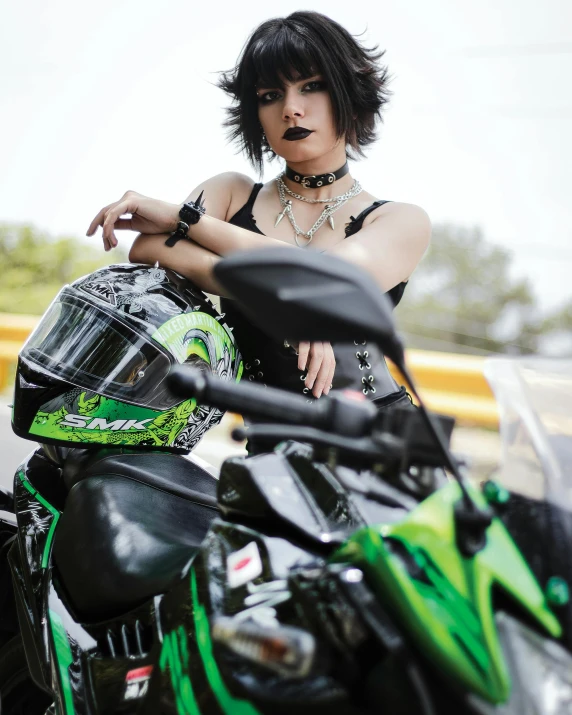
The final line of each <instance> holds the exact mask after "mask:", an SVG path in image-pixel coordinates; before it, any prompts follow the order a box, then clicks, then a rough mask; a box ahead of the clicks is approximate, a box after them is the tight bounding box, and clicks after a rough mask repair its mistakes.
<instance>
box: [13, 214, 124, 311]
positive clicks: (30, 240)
mask: <svg viewBox="0 0 572 715" xmlns="http://www.w3.org/2000/svg"><path fill="white" fill-rule="evenodd" d="M0 260H1V261H2V281H1V282H0V312H2V313H30V314H36V315H39V314H42V313H43V312H44V311H45V309H46V308H47V307H48V305H49V304H50V302H51V300H52V299H53V298H54V296H55V295H56V293H57V292H58V291H59V290H60V288H61V287H62V286H63V285H65V284H66V283H70V282H71V281H73V280H75V279H76V278H79V277H80V276H82V275H86V274H88V273H91V272H93V271H95V270H96V269H97V268H101V267H102V266H105V265H109V263H111V262H114V263H122V262H125V261H127V256H126V253H125V251H123V250H121V249H115V250H114V254H113V259H112V261H110V256H109V254H107V253H105V251H104V250H103V248H102V247H101V246H99V245H98V246H95V245H94V246H90V245H88V244H86V243H85V242H83V241H80V240H79V239H77V238H71V237H59V238H56V239H52V238H51V237H50V236H49V235H47V234H46V233H44V232H41V231H39V230H38V229H36V228H35V227H33V226H29V225H17V224H7V223H4V224H0Z"/></svg>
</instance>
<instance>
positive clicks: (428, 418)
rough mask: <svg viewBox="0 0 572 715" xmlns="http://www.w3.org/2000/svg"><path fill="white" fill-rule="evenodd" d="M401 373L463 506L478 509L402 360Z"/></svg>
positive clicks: (441, 433)
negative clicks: (450, 474) (450, 475)
mask: <svg viewBox="0 0 572 715" xmlns="http://www.w3.org/2000/svg"><path fill="white" fill-rule="evenodd" d="M397 367H398V368H399V370H400V371H401V373H402V374H403V377H404V378H405V379H406V380H407V382H408V383H409V387H410V388H411V391H412V392H413V394H414V396H415V397H416V398H417V401H418V403H419V411H420V412H421V414H422V416H423V419H424V421H425V424H426V425H427V427H428V428H429V431H430V432H431V434H432V435H433V437H434V438H435V441H436V442H437V444H438V445H439V447H440V448H441V452H442V453H443V456H444V457H445V460H446V462H447V466H448V468H449V470H450V471H451V473H452V474H453V476H454V477H455V479H456V480H457V482H458V483H459V487H460V489H461V493H462V495H463V501H464V503H465V506H466V507H467V509H469V510H471V511H475V510H478V507H477V505H476V504H475V502H474V501H473V500H472V499H471V496H470V494H469V492H468V491H467V488H466V486H465V482H464V479H463V477H462V475H461V472H460V470H459V465H458V464H457V460H456V459H455V457H454V455H453V454H452V453H451V450H450V449H449V448H448V447H447V443H446V440H445V437H444V435H443V432H442V430H441V425H440V424H439V423H438V422H437V421H436V420H434V419H433V417H432V416H431V414H430V413H429V412H428V410H427V408H426V407H425V405H424V403H423V400H422V399H421V398H420V397H419V393H418V392H417V389H416V388H415V383H414V382H413V378H412V376H411V375H410V373H409V370H408V369H407V367H406V366H405V363H404V362H402V364H401V365H397Z"/></svg>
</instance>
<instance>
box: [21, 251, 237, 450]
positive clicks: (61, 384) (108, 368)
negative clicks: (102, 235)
mask: <svg viewBox="0 0 572 715" xmlns="http://www.w3.org/2000/svg"><path fill="white" fill-rule="evenodd" d="M223 318H224V315H221V314H220V313H219V312H218V311H217V310H216V308H215V306H214V305H213V304H212V303H211V301H210V300H209V299H208V297H207V296H206V295H205V294H204V293H203V292H202V291H200V290H198V289H197V288H196V287H195V286H194V285H193V284H192V283H191V282H190V281H188V280H187V279H185V278H183V276H181V275H179V274H178V273H176V272H175V271H172V270H168V269H164V268H160V267H159V266H158V265H156V266H154V267H153V266H145V265H133V264H119V265H113V266H109V267H107V268H102V269H100V270H98V271H95V272H94V273H92V274H90V275H88V276H85V277H83V278H80V279H78V280H76V281H75V282H74V283H72V284H71V285H68V286H65V287H64V288H62V290H61V291H60V292H59V294H58V295H57V296H56V298H55V299H54V301H53V302H52V304H51V305H50V307H49V308H48V310H47V311H46V313H45V314H44V316H43V317H42V319H41V320H40V322H39V324H38V325H37V327H36V329H35V330H34V331H33V333H32V334H31V335H30V337H29V338H28V340H27V342H26V343H25V345H24V347H23V348H22V350H21V351H20V355H19V358H18V366H17V374H16V389H15V398H14V407H13V412H12V427H13V429H14V431H15V432H16V434H17V435H19V436H20V437H24V438H25V439H32V440H34V441H37V442H41V443H47V444H59V445H62V446H67V447H71V446H78V447H80V446H81V447H86V446H89V445H98V446H99V445H108V446H121V445H127V446H129V447H130V448H138V447H141V448H145V449H149V448H153V449H168V450H169V451H177V452H188V451H190V450H191V449H192V448H193V447H194V446H195V445H196V444H197V442H198V441H199V440H200V439H201V437H202V436H203V434H204V433H205V432H206V431H207V430H208V429H209V428H210V427H212V426H213V425H215V424H217V423H218V422H220V420H221V418H222V414H223V413H222V412H221V411H220V410H218V409H216V408H212V407H208V406H206V405H198V404H197V403H196V400H194V399H189V400H181V399H180V398H176V397H174V396H173V395H172V394H171V393H170V392H169V390H168V389H167V387H166V383H165V378H166V377H167V375H168V374H169V371H170V369H171V366H172V365H175V364H180V363H188V364H192V365H194V366H196V367H199V368H200V369H203V370H208V371H210V372H212V373H214V374H216V375H218V376H219V377H221V378H223V379H225V380H235V381H238V380H240V377H241V375H242V370H243V363H242V357H241V355H240V352H239V351H238V348H237V346H236V344H235V340H234V337H233V335H232V329H231V328H229V327H228V326H227V325H226V324H225V323H224V322H223Z"/></svg>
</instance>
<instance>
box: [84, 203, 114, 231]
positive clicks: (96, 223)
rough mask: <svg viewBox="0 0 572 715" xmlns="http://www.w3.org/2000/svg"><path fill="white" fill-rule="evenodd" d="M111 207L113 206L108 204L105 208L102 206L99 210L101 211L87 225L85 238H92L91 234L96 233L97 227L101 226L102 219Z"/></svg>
mask: <svg viewBox="0 0 572 715" xmlns="http://www.w3.org/2000/svg"><path fill="white" fill-rule="evenodd" d="M112 206H113V204H108V205H107V206H104V207H103V208H102V209H101V211H100V212H99V213H98V214H97V216H96V217H95V218H94V219H93V221H92V222H91V223H90V224H89V228H88V229H87V233H86V234H85V235H86V236H93V234H94V233H95V232H96V231H97V227H98V226H101V225H102V224H103V219H104V218H105V214H106V213H107V212H108V211H109V209H110V208H111V207H112Z"/></svg>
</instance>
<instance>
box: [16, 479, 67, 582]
mask: <svg viewBox="0 0 572 715" xmlns="http://www.w3.org/2000/svg"><path fill="white" fill-rule="evenodd" d="M18 476H19V477H20V481H21V482H22V486H23V487H24V488H25V489H27V490H28V491H29V492H30V494H31V495H32V496H33V497H34V499H36V501H39V502H40V504H41V505H42V506H45V507H46V509H47V510H48V511H49V512H50V513H51V514H52V516H53V517H54V518H53V519H52V523H51V524H50V528H49V530H48V535H47V537H46V543H45V545H44V552H43V554H42V568H43V569H45V568H46V566H47V565H48V560H49V558H50V548H51V546H52V540H53V538H54V532H55V530H56V525H57V523H58V519H59V518H60V512H59V511H58V510H57V509H55V508H54V507H53V506H52V505H51V504H50V503H49V502H47V501H46V500H45V499H44V497H43V496H42V495H41V494H39V493H38V492H37V491H36V490H35V489H34V487H33V486H32V485H31V484H30V482H29V481H28V480H27V479H26V476H25V475H24V472H18Z"/></svg>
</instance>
